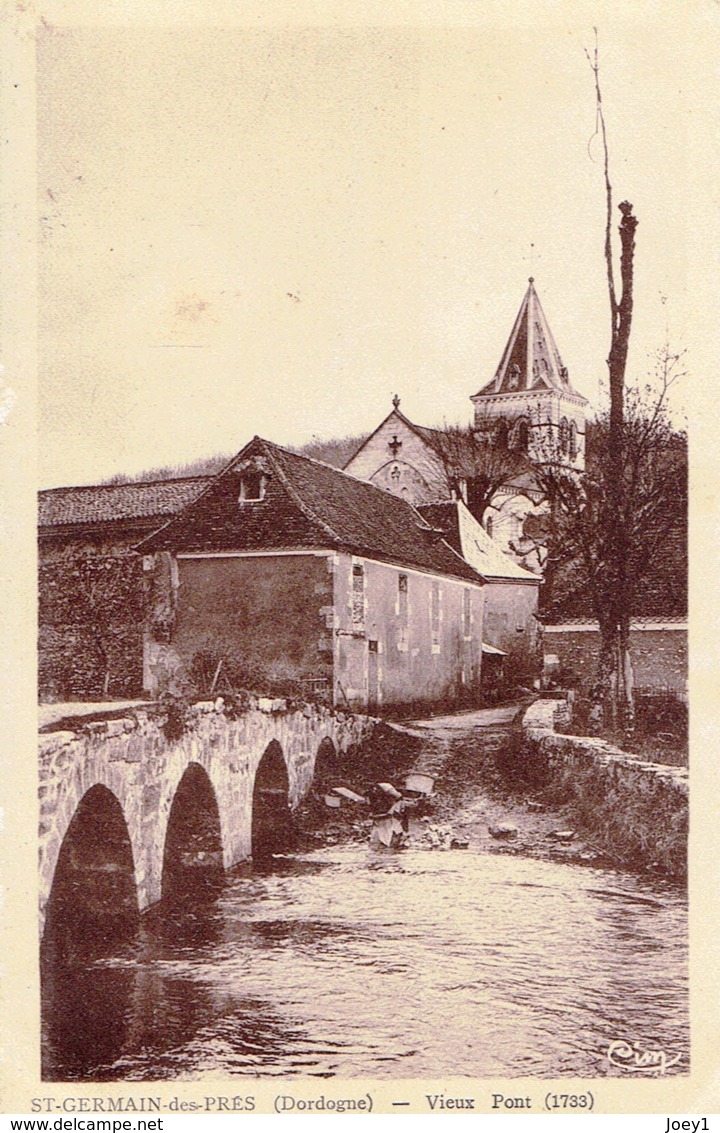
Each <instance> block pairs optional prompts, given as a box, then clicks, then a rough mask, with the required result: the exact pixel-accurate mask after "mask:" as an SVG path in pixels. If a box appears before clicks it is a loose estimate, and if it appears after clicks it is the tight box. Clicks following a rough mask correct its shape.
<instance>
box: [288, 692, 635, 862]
mask: <svg viewBox="0 0 720 1133" xmlns="http://www.w3.org/2000/svg"><path fill="white" fill-rule="evenodd" d="M524 707H525V705H524V704H513V705H506V706H502V707H500V708H494V709H484V710H480V711H476V712H464V713H457V714H453V715H451V716H444V717H439V716H438V717H432V718H430V719H425V720H412V721H407V722H405V723H402V724H400V723H398V724H386V723H383V724H381V725H379V726H378V728H376V730H375V733H374V735H373V736H372V738H371V739H370V740H369V741H368V742H367V743H366V744H364V745H363V748H362V751H361V752H360V753H355V754H353V755H351V756H348V757H345V758H338V759H337V760H336V763H335V765H334V767H333V768H332V770H331V772H329V773H328V774H327V775H326V776H325V778H324V779H323V781H322V782H320V783H316V784H315V786H314V789H313V792H312V793H311V795H310V796H308V798H307V799H306V800H305V801H304V803H303V804H302V806H301V807H300V808H299V809H298V811H297V815H296V818H297V827H298V837H299V844H300V846H301V847H303V848H307V849H309V848H311V847H314V846H320V845H337V844H340V843H343V842H353V841H355V842H366V841H368V840H369V838H370V832H371V829H372V821H371V819H370V816H369V811H368V808H367V807H365V806H362V805H361V804H353V803H345V802H343V803H342V804H341V806H340V807H339V808H330V807H328V806H327V805H326V803H325V801H324V796H325V793H326V791H327V790H329V789H330V788H331V787H333V786H342V787H348V788H350V789H351V790H353V791H357V792H358V793H359V794H365V793H366V791H367V790H368V788H369V787H370V786H371V785H372V784H373V783H377V782H383V781H389V782H391V783H394V784H395V785H396V786H402V783H403V780H404V776H405V774H406V773H407V772H408V771H409V770H411V769H412V770H422V771H426V772H427V773H428V774H431V775H433V776H434V777H435V786H434V791H433V796H432V797H431V798H430V799H427V800H423V801H422V802H421V803H420V804H419V806H418V809H417V811H415V812H413V816H412V819H411V822H410V842H411V845H413V846H415V847H417V848H421V849H427V850H430V849H432V842H433V840H434V839H433V837H432V834H431V831H432V830H435V831H436V830H437V828H439V827H444V828H447V829H448V830H449V833H450V836H451V838H455V840H456V841H459V842H462V843H465V842H466V843H467V844H468V850H469V851H470V852H474V853H487V854H498V855H512V856H524V857H533V858H541V859H545V860H550V861H552V860H554V861H566V862H575V863H579V864H583V865H588V866H596V867H620V868H621V867H623V866H624V865H625V864H626V863H625V862H624V861H623V860H622V858H621V856H620V855H616V854H614V853H613V851H612V849H609V848H607V847H604V846H601V845H599V844H595V843H594V842H593V840H592V838H588V837H583V836H581V834H580V832H579V831H578V830H576V829H575V828H574V826H573V825H572V824H571V822H570V816H569V814H568V811H567V808H566V807H563V806H561V805H553V803H552V801H551V798H550V796H549V793H548V792H546V791H545V790H543V789H542V788H540V787H539V786H538V785H536V784H534V783H532V782H527V781H525V780H524V779H523V777H522V775H521V774H519V773H518V761H517V751H518V744H519V743H520V742H521V740H520V736H519V731H518V724H519V719H518V717H519V716H520V715H521V714H522V711H523V708H524ZM428 828H431V831H429V830H428ZM492 831H495V833H492ZM447 841H448V839H446V844H447Z"/></svg>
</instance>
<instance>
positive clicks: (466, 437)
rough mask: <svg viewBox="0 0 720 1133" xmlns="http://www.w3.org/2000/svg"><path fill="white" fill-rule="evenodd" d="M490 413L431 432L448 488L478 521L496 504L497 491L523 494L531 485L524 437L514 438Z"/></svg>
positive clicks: (480, 521)
mask: <svg viewBox="0 0 720 1133" xmlns="http://www.w3.org/2000/svg"><path fill="white" fill-rule="evenodd" d="M499 424H500V423H499V421H498V419H497V418H496V417H493V416H491V415H490V414H488V415H487V417H485V418H482V419H481V420H480V421H479V422H478V420H477V419H476V422H475V425H474V426H470V427H463V426H461V425H445V426H444V428H442V429H438V430H436V431H435V435H434V438H433V445H434V448H435V451H436V452H437V455H438V456H439V458H440V460H441V462H442V464H443V468H444V470H445V475H446V477H447V481H448V485H449V487H450V488H451V489H452V490H454V491H455V492H457V494H458V495H461V496H465V497H466V499H467V503H468V507H469V508H470V511H471V512H472V513H473V515H474V516H475V518H476V519H477V520H478V522H479V523H482V521H483V518H484V516H485V514H486V512H487V511H488V509H489V508H493V507H497V506H498V505H497V497H498V494H499V493H503V494H504V493H506V492H507V491H511V490H512V491H513V492H515V493H518V494H526V493H528V492H530V491H531V488H532V478H531V472H532V466H531V463H530V460H529V457H528V453H527V440H526V439H524V440H514V439H513V438H512V436H510V437H509V436H508V432H507V429H501V428H499Z"/></svg>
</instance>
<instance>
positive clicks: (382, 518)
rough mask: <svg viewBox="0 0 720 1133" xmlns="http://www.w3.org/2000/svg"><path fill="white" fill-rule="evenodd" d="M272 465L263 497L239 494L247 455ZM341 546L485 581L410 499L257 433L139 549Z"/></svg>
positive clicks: (273, 548) (222, 549) (243, 549)
mask: <svg viewBox="0 0 720 1133" xmlns="http://www.w3.org/2000/svg"><path fill="white" fill-rule="evenodd" d="M246 461H247V462H252V461H257V462H260V465H261V466H262V467H263V469H264V470H265V472H266V473H267V477H268V479H267V485H266V490H265V495H264V497H263V499H262V500H257V501H254V500H247V501H245V502H243V503H239V502H238V497H239V494H240V479H241V475H242V467H243V465H244V463H245V462H246ZM296 547H298V548H299V547H308V548H313V547H315V548H319V547H337V548H342V549H343V550H347V551H351V552H353V553H354V554H358V555H363V556H366V557H368V558H378V559H381V560H383V561H390V562H394V563H398V564H403V565H405V566H411V567H413V566H414V567H418V568H420V569H424V570H429V571H433V572H436V573H439V574H447V575H452V576H454V577H457V578H463V579H467V580H468V581H472V582H476V583H477V582H480V581H481V580H480V577H479V576H478V574H477V572H476V571H474V570H473V569H472V567H470V566H468V564H467V563H466V562H465V561H464V560H463V559H462V558H461V557H460V555H458V554H457V553H456V552H455V551H454V550H453V549H452V548H451V547H450V546H448V544H447V543H446V542H445V541H444V539H443V538H442V537H441V536H440V535H438V534H437V533H435V532H433V530H432V529H431V527H430V526H429V525H428V524H427V523H426V522H425V521H424V519H423V518H422V516H421V515H420V514H419V513H418V512H417V511H416V510H415V509H414V508H413V507H411V506H410V504H408V503H406V502H405V501H404V500H401V499H399V498H398V497H397V496H393V495H391V494H390V492H386V491H384V490H383V489H382V488H377V487H375V485H374V484H369V483H367V482H366V481H364V480H358V479H356V478H355V477H354V476H350V475H348V474H347V473H345V472H340V471H338V469H336V468H332V467H331V466H330V465H327V464H322V463H321V462H320V461H317V460H311V459H309V458H308V457H305V456H300V455H299V454H298V453H293V452H289V451H288V450H287V449H283V448H280V447H279V446H278V445H274V444H271V443H270V442H269V441H265V440H262V438H260V437H255V438H254V439H253V440H252V441H251V442H250V444H249V445H247V446H246V447H245V448H244V449H243V450H242V452H240V453H239V454H238V456H237V457H236V458H235V460H234V461H232V462H231V464H229V465H228V467H227V468H226V469H225V470H224V471H223V472H221V473H220V475H219V476H217V478H216V479H215V480H214V481H213V482H212V484H211V485H210V486H209V487H208V488H207V489H206V490H205V492H204V493H203V494H202V495H201V496H200V497H199V498H198V499H197V500H195V501H194V502H193V503H190V504H189V505H188V507H186V508H185V510H184V511H183V512H181V513H180V514H179V515H177V516H176V517H175V518H174V519H172V520H170V522H169V523H167V524H166V525H165V526H164V527H162V528H161V529H160V530H159V531H156V532H155V533H154V534H152V535H150V536H149V537H148V538H147V539H145V540H144V541H143V542H142V543H141V544H139V548H138V549H139V550H141V551H154V550H173V551H177V552H182V551H186V552H190V551H195V552H202V551H205V552H217V551H250V550H261V549H262V550H275V549H277V550H279V549H281V548H284V549H291V548H296Z"/></svg>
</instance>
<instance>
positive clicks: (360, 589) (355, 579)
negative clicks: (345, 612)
mask: <svg viewBox="0 0 720 1133" xmlns="http://www.w3.org/2000/svg"><path fill="white" fill-rule="evenodd" d="M351 602H352V624H353V626H356V627H357V626H363V625H364V624H365V570H364V569H363V565H362V563H353V568H352V598H351Z"/></svg>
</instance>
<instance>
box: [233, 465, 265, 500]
mask: <svg viewBox="0 0 720 1133" xmlns="http://www.w3.org/2000/svg"><path fill="white" fill-rule="evenodd" d="M264 495H265V477H264V476H263V474H262V472H243V474H242V476H241V477H240V495H239V496H238V502H239V503H241V504H244V503H250V502H251V501H252V500H261V499H262V498H263V496H264Z"/></svg>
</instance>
